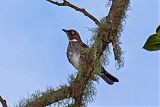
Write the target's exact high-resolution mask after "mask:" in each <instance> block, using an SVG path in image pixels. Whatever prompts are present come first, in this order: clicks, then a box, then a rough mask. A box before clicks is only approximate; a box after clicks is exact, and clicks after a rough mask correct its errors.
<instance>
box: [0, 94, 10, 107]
mask: <svg viewBox="0 0 160 107" xmlns="http://www.w3.org/2000/svg"><path fill="white" fill-rule="evenodd" d="M0 102H1V104H2V106H3V107H8V106H7V102H6V100H4V99H3V98H2V97H1V96H0Z"/></svg>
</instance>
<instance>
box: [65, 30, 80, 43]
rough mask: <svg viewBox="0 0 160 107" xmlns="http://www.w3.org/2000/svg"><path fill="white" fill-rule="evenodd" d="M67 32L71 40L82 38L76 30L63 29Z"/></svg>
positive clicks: (77, 40)
mask: <svg viewBox="0 0 160 107" xmlns="http://www.w3.org/2000/svg"><path fill="white" fill-rule="evenodd" d="M62 30H63V31H64V32H65V33H66V34H67V37H68V39H69V41H70V42H72V41H73V42H81V38H80V35H79V33H78V32H77V31H76V30H73V29H70V30H66V29H62Z"/></svg>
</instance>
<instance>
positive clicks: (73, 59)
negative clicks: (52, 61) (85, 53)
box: [62, 29, 119, 85]
mask: <svg viewBox="0 0 160 107" xmlns="http://www.w3.org/2000/svg"><path fill="white" fill-rule="evenodd" d="M62 30H63V31H64V32H65V33H66V34H67V37H68V40H69V43H68V47H67V53H66V54H67V58H68V61H69V62H70V63H71V64H72V65H73V66H74V67H75V68H76V69H77V70H78V65H79V59H80V52H81V50H82V49H83V48H89V46H87V45H86V44H85V43H83V42H82V40H81V37H80V34H79V33H78V32H77V31H76V30H74V29H69V30H66V29H62ZM99 76H100V77H101V78H102V79H103V80H104V81H105V82H106V83H108V84H109V85H113V84H114V82H119V80H118V79H117V78H116V77H115V76H113V75H111V74H110V73H109V72H107V71H106V70H105V69H104V67H103V66H102V71H101V72H100V74H99Z"/></svg>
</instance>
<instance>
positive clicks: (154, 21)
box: [0, 0, 160, 107]
mask: <svg viewBox="0 0 160 107" xmlns="http://www.w3.org/2000/svg"><path fill="white" fill-rule="evenodd" d="M70 1H71V2H72V3H74V4H76V5H78V6H80V7H84V8H86V9H87V10H88V11H89V12H90V13H91V14H93V15H94V16H95V17H97V18H98V19H100V18H102V17H103V16H105V15H106V14H107V10H106V7H105V3H106V1H105V0H102V1H99V0H92V2H91V1H86V0H81V1H80V0H77V1H75V0H70ZM158 3H159V2H158V1H157V0H152V1H146V0H132V2H131V6H130V10H129V11H128V12H127V15H128V16H127V19H126V22H125V24H124V31H123V33H122V38H121V40H122V43H123V44H122V49H123V51H124V55H123V57H124V59H125V65H124V67H123V68H122V69H120V70H116V69H115V62H114V61H113V55H111V56H110V65H109V66H107V69H108V70H109V71H110V72H111V73H112V74H114V75H116V76H117V77H118V78H119V80H120V82H119V83H116V84H115V85H114V86H109V85H107V84H106V83H105V82H104V81H103V80H101V79H100V81H99V84H97V96H96V99H95V100H94V102H92V103H90V104H89V107H106V106H108V107H116V106H118V107H120V106H122V107H124V106H125V107H132V106H136V107H142V106H144V107H147V106H148V107H158V106H160V103H159V100H160V98H159V96H160V93H159V90H160V89H159V75H160V73H159V72H160V71H159V69H160V68H159V60H160V57H159V52H148V51H145V50H144V49H142V47H143V45H144V43H145V41H146V39H147V38H148V36H149V35H151V34H153V33H155V29H156V27H157V26H158V24H159V21H158V13H159V12H158ZM0 13H1V14H0V95H1V96H3V97H4V98H5V99H6V100H7V102H8V104H9V105H10V106H13V105H15V104H16V103H18V101H19V100H20V98H24V97H27V96H28V94H32V93H33V92H34V91H35V90H42V91H43V90H44V89H45V87H46V86H54V87H57V86H59V85H61V84H64V83H66V82H67V80H68V75H69V74H71V73H75V72H76V70H75V68H73V67H72V65H71V64H69V62H68V60H67V58H66V48H67V43H68V41H67V37H66V35H65V34H64V32H62V31H61V29H62V28H66V29H70V28H73V29H76V30H77V31H79V33H80V34H81V35H82V36H81V37H82V40H83V41H84V42H85V43H86V42H87V41H89V40H90V38H91V36H92V34H91V32H89V31H88V28H92V27H95V24H94V23H93V22H92V21H91V20H90V19H88V18H87V17H85V16H83V14H81V13H78V12H76V11H74V10H73V9H70V8H67V7H58V6H54V5H52V4H50V3H48V2H46V0H39V1H37V0H14V1H13V0H12V1H9V2H8V1H2V0H1V1H0ZM0 106H1V105H0Z"/></svg>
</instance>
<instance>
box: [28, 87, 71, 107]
mask: <svg viewBox="0 0 160 107" xmlns="http://www.w3.org/2000/svg"><path fill="white" fill-rule="evenodd" d="M71 93H72V88H71V86H68V87H65V88H64V87H63V88H60V89H58V90H56V91H49V92H47V93H44V94H43V96H41V97H39V98H37V99H35V100H34V101H32V102H29V103H27V104H26V105H25V107H45V106H47V105H50V104H53V103H56V102H58V101H60V100H63V99H67V98H70V97H71Z"/></svg>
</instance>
